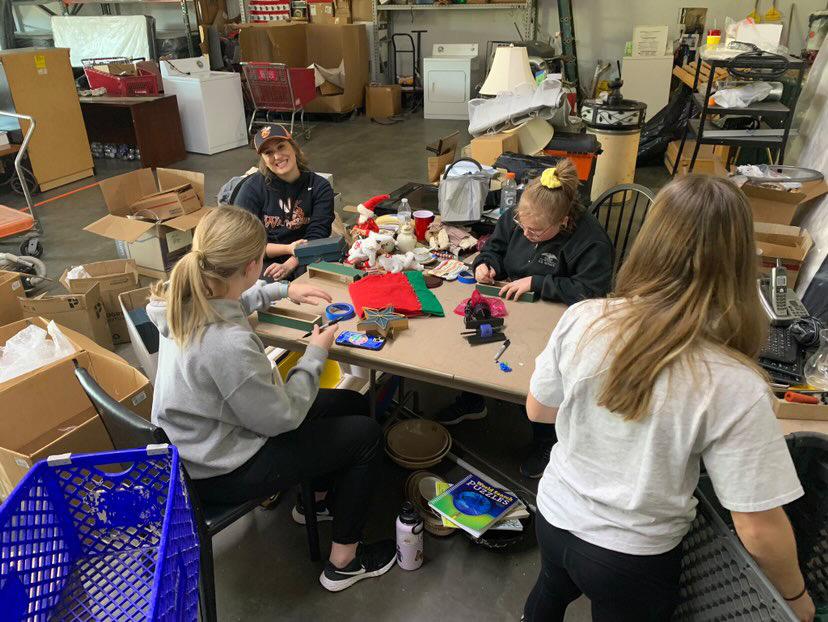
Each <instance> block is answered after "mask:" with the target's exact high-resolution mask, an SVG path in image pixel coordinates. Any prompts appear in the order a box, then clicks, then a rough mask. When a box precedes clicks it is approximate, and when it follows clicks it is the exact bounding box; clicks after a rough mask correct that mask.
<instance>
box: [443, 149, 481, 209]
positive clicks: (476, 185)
mask: <svg viewBox="0 0 828 622" xmlns="http://www.w3.org/2000/svg"><path fill="white" fill-rule="evenodd" d="M463 161H464V160H457V162H463ZM466 161H467V160H466ZM457 162H455V163H454V164H452V168H453V167H454V166H455V165H456V164H457ZM472 162H474V160H472ZM474 163H475V164H476V165H477V168H478V169H479V171H478V172H477V173H469V174H466V175H460V176H458V177H454V176H452V175H451V168H450V169H449V170H447V171H446V175H445V177H444V178H443V179H442V180H441V181H440V186H439V187H438V190H437V202H438V203H437V204H438V207H439V209H440V216H441V217H442V220H443V222H477V221H478V220H480V215H481V214H482V212H483V205H484V204H485V203H486V197H487V196H488V194H489V183H490V177H489V175H487V174H486V173H485V172H484V171H483V167H481V166H480V164H478V163H477V162H474Z"/></svg>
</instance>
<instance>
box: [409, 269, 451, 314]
mask: <svg viewBox="0 0 828 622" xmlns="http://www.w3.org/2000/svg"><path fill="white" fill-rule="evenodd" d="M404 274H405V276H406V278H407V279H408V282H409V283H411V287H413V288H414V294H415V295H416V296H417V299H418V300H419V301H420V306H421V307H422V312H423V315H434V316H436V317H443V316H444V315H445V313H444V312H443V305H441V304H440V301H439V300H437V296H435V295H434V292H432V291H431V290H430V289H429V288H428V287H427V286H426V283H425V279H424V278H423V274H422V272H418V271H417V270H406V271H405V272H404Z"/></svg>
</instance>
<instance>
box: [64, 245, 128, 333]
mask: <svg viewBox="0 0 828 622" xmlns="http://www.w3.org/2000/svg"><path fill="white" fill-rule="evenodd" d="M84 268H85V269H86V271H87V272H88V273H89V274H90V275H91V276H90V278H83V279H72V280H69V278H68V274H69V270H68V269H67V270H65V271H64V273H63V275H62V276H61V277H60V283H61V285H63V286H64V287H65V288H66V289H67V290H69V291H70V292H72V293H76V294H83V293H85V292H87V291H89V289H90V288H91V287H92V286H93V285H94V284H95V283H97V284H99V285H100V291H101V299H102V300H103V305H104V310H105V311H106V321H107V323H108V324H109V332H110V334H111V335H112V342H113V343H115V344H121V343H129V334H128V331H127V324H126V320H124V314H123V311H122V310H121V303H120V302H119V300H118V295H119V294H120V293H121V292H128V291H131V290H133V289H135V288H137V287H138V280H139V279H138V269H137V268H136V266H135V260H134V259H112V260H110V261H96V262H94V263H87V264H84Z"/></svg>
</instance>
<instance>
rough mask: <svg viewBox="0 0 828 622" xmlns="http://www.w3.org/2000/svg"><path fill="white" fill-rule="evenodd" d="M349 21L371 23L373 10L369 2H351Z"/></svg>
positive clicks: (363, 0)
mask: <svg viewBox="0 0 828 622" xmlns="http://www.w3.org/2000/svg"><path fill="white" fill-rule="evenodd" d="M351 19H352V20H353V21H355V22H373V21H374V8H373V6H372V4H371V0H351Z"/></svg>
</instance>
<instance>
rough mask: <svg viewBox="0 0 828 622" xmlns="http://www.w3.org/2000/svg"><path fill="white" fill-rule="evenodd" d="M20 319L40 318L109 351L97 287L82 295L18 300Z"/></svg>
mask: <svg viewBox="0 0 828 622" xmlns="http://www.w3.org/2000/svg"><path fill="white" fill-rule="evenodd" d="M19 302H20V309H21V310H22V311H23V315H24V317H44V318H46V319H49V320H54V321H55V322H57V323H58V324H60V325H61V326H66V327H67V328H71V329H72V330H75V331H77V332H79V333H81V334H82V335H86V336H87V337H89V338H90V339H91V340H92V341H94V342H95V343H97V344H98V345H100V346H103V347H104V348H107V349H109V350H112V349H113V348H114V347H115V346H114V345H113V344H112V335H110V334H109V324H108V323H107V321H106V310H105V309H104V305H103V300H102V298H101V286H100V285H99V284H97V283H95V284H94V285H92V287H90V288H89V289H88V290H87V291H86V292H84V293H82V294H61V295H57V296H47V295H46V294H41V295H40V296H37V297H35V298H20V299H19Z"/></svg>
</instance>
